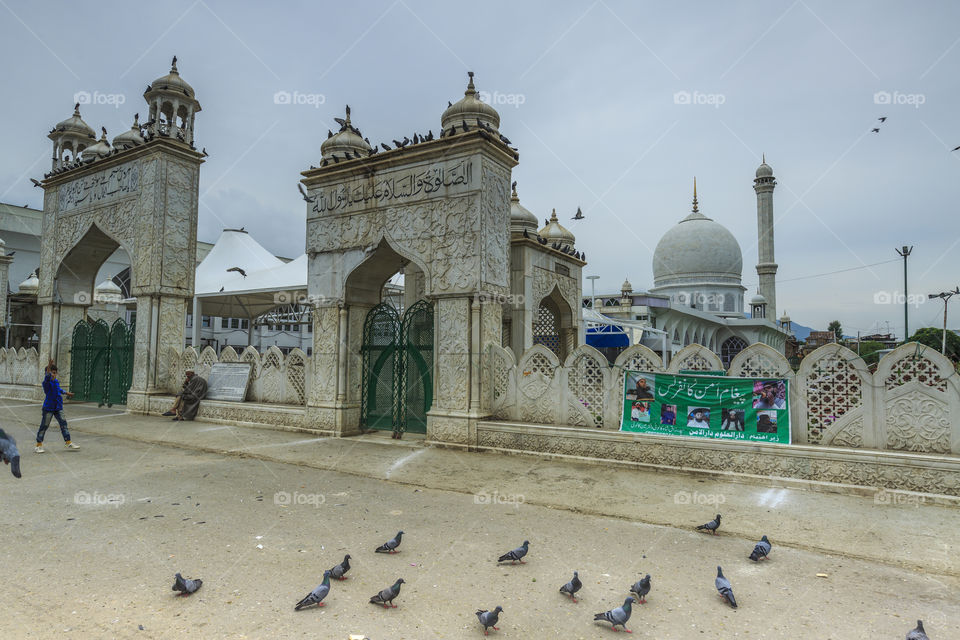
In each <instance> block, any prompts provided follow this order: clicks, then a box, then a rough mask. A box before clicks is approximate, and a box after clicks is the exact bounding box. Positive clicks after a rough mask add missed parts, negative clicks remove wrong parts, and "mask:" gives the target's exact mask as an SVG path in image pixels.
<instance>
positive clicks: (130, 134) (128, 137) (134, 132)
mask: <svg viewBox="0 0 960 640" xmlns="http://www.w3.org/2000/svg"><path fill="white" fill-rule="evenodd" d="M145 142H146V140H144V139H143V136H142V135H140V116H139V115H136V116H134V117H133V125H132V126H131V127H130V128H129V129H128V130H127V131H124V132H123V133H121V134H120V135H118V136H116V137H114V139H113V147H114V148H115V149H130V148H132V147H137V146H140V145H141V144H144V143H145Z"/></svg>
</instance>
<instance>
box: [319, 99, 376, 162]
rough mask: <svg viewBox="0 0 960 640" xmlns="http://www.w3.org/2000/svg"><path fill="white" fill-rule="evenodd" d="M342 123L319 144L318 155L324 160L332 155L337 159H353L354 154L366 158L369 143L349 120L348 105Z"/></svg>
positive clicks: (368, 152)
mask: <svg viewBox="0 0 960 640" xmlns="http://www.w3.org/2000/svg"><path fill="white" fill-rule="evenodd" d="M341 122H342V123H343V124H342V125H341V127H340V131H339V132H338V133H335V134H333V135H332V136H330V137H329V138H327V139H326V140H324V141H323V144H321V145H320V155H321V156H323V159H324V160H330V159H331V158H332V157H333V156H334V155H336V156H337V158H338V159H340V158H343V159H344V160H347V159H350V160H352V159H354V158H356V154H360V157H362V158H366V157H367V156H368V155H370V151H371V150H372V149H371V148H370V145H369V144H367V141H366V140H364V139H363V136H361V135H360V130H359V129H357V128H355V127H354V126H353V124H351V122H350V106H349V105H347V116H346V118H345V119H344V120H342V121H341Z"/></svg>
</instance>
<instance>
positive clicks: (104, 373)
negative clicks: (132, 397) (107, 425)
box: [70, 319, 134, 406]
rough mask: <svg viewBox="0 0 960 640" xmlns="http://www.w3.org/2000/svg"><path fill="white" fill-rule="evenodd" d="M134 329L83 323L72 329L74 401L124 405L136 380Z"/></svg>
mask: <svg viewBox="0 0 960 640" xmlns="http://www.w3.org/2000/svg"><path fill="white" fill-rule="evenodd" d="M133 345H134V325H133V324H130V325H128V324H127V323H125V322H124V321H123V320H121V319H117V320H115V321H114V323H113V326H110V325H108V324H107V323H106V322H104V321H103V320H97V321H96V322H91V321H90V320H81V321H79V322H78V323H77V324H76V325H74V327H73V342H72V345H71V348H70V391H72V392H73V394H74V399H75V400H80V401H83V402H96V403H97V404H99V405H103V404H106V405H110V406H112V405H113V404H124V403H126V401H127V391H129V389H130V383H131V382H132V380H133Z"/></svg>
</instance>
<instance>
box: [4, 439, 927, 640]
mask: <svg viewBox="0 0 960 640" xmlns="http://www.w3.org/2000/svg"><path fill="white" fill-rule="evenodd" d="M0 459H2V460H3V462H4V464H8V465H10V466H11V472H12V473H13V475H14V476H15V477H17V478H19V477H20V453H19V452H18V451H17V443H16V441H15V440H14V439H13V437H12V436H9V435H7V433H6V432H4V431H3V429H0ZM720 521H721V516H720V514H719V513H718V514H717V516H716V517H715V518H714V519H713V520H711V521H710V522H707V523H705V524H702V525H700V526H698V527H697V528H696V530H697V531H705V532H708V533H712V534H713V535H717V530H718V529H720ZM402 541H403V531H398V532H397V535H396V536H394V537H393V538H391V539H389V540H387V541H386V542H384V543H383V544H382V545H380V546H379V547H377V548H376V549H375V550H374V552H375V553H389V554H393V553H398V552H399V549H398V548H399V547H400V543H401V542H402ZM771 549H772V545H771V544H770V540H768V539H767V536H763V537H762V538H760V540H759V541H758V542H757V544H756V545H754V547H753V551H752V552H751V553H750V555H749V559H750V560H753V561H754V562H758V561H760V560H766V559H767V558H768V557H769V555H770V551H771ZM529 550H530V541H529V540H524V541H523V544H522V545H520V546H519V547H517V548H516V549H513V550H512V551H508V552H507V553H505V554H503V555H501V556H500V557H499V558H497V562H498V563H500V562H510V563H511V564H515V563H517V562H519V563H520V564H526V561H525V560H524V559H523V558H525V557H526V555H527V553H528V552H529ZM348 571H350V555H349V554H347V555H345V556H344V557H343V561H342V562H340V563H339V564H337V565H336V566H334V567H332V568H331V569H328V570H326V571H324V572H323V581H322V582H321V583H320V584H319V585H318V586H317V588H315V589H314V590H313V591H311V592H310V593H308V594H307V595H306V596H305V597H304V598H303V599H302V600H300V601H299V602H297V604H296V605H295V606H294V610H296V611H299V610H301V609H303V608H305V607H309V606H312V605H316V606H318V607H322V606H324V602H323V600H324V599H325V598H326V597H327V596H328V595H329V594H330V578H333V579H335V580H346V573H347V572H348ZM402 584H404V581H403V578H397V580H396V581H395V582H394V583H393V584H392V585H390V586H389V587H386V588H385V589H382V590H381V591H378V592H377V593H376V594H374V595H373V596H371V597H370V603H371V604H379V605H382V606H383V607H384V608H390V607H392V608H396V606H397V605H395V604H394V603H393V601H394V600H396V599H397V597H398V596H399V595H400V585H402ZM202 585H203V580H200V579H192V580H191V579H186V578H184V577H183V576H182V575H181V574H179V573H177V574H176V575H175V576H174V583H173V587H172V590H173V591H178V592H179V595H181V596H187V595H190V594H192V593H195V592H196V591H197V590H198V589H199V588H200V587H201V586H202ZM714 585H715V586H716V588H717V592H718V593H719V594H720V596H721V597H722V598H723V599H724V600H725V601H726V602H727V603H728V604H729V605H730V606H731V607H733V608H734V609H736V608H737V606H738V605H737V599H736V597H735V596H734V594H733V587H732V586H731V584H730V581H729V580H728V579H727V578H726V576H724V575H723V568H722V567H720V566H718V567H717V577H716V579H715V580H714ZM582 587H583V583H582V582H581V581H580V575H579V573H578V572H577V571H574V572H573V578H572V579H571V580H570V581H569V582H567V583H566V584H564V585H563V586H562V587H560V593H562V594H564V595H567V596H570V598H571V599H572V600H573V602H577V595H576V594H577V592H578V591H580V589H581V588H582ZM648 593H650V574H647V575H645V576H644V577H643V578H641V579H640V580H638V581H637V582H635V583H634V584H633V585H632V586H631V587H630V594H631V595H630V596H628V597H627V598H626V599H625V600H624V601H623V604H622V605H621V606H619V607H615V608H613V609H610V610H609V611H604V612H603V613H598V614H595V615H594V617H593V619H594V620H595V621H597V620H599V621H602V622H609V623H610V624H611V628H612V629H613V630H614V631H618V629H617V627H621V628H622V629H623V630H624V631H626V632H627V633H632V631H630V630H629V629H627V627H626V624H627V621H628V620H630V615H631V614H632V608H631V607H632V605H633V603H635V602H636V603H639V604H645V603H646V602H647V594H648ZM501 613H503V607H501V606H499V605H498V606H497V607H495V608H494V609H493V610H490V609H478V610H477V612H476V616H477V620H478V621H479V622H480V624H481V625H482V626H483V633H484V635H489V630H490V629H493V630H495V631H496V630H498V628H497V626H496V625H497V622H498V621H499V619H500V614H501ZM906 640H929V639H928V637H927V634H926V632H925V631H924V628H923V621H922V620H917V626H916V628H915V629H913V630H912V631H910V632H909V633H908V634H907V636H906Z"/></svg>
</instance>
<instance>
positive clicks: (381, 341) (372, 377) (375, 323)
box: [360, 304, 400, 431]
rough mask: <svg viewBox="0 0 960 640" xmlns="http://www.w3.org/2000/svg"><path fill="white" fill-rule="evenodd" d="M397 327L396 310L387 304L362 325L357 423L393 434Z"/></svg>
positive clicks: (374, 311) (394, 422)
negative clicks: (361, 360) (361, 365)
mask: <svg viewBox="0 0 960 640" xmlns="http://www.w3.org/2000/svg"><path fill="white" fill-rule="evenodd" d="M399 326H400V318H399V316H398V315H397V311H396V309H394V308H393V307H391V306H390V305H388V304H378V305H377V306H375V307H374V308H373V309H371V310H370V311H369V312H368V313H367V318H366V320H365V321H364V323H363V346H362V347H361V350H362V355H363V382H362V385H361V389H362V391H361V393H362V398H361V404H360V421H361V424H362V425H363V426H365V427H366V428H368V429H380V430H385V431H392V430H393V429H394V425H395V424H396V423H397V420H396V408H397V402H396V373H397V368H398V366H397V365H398V362H397V361H398V359H399V358H398V350H397V344H398V342H399V340H398V337H399V336H398V333H399V331H398V330H399Z"/></svg>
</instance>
